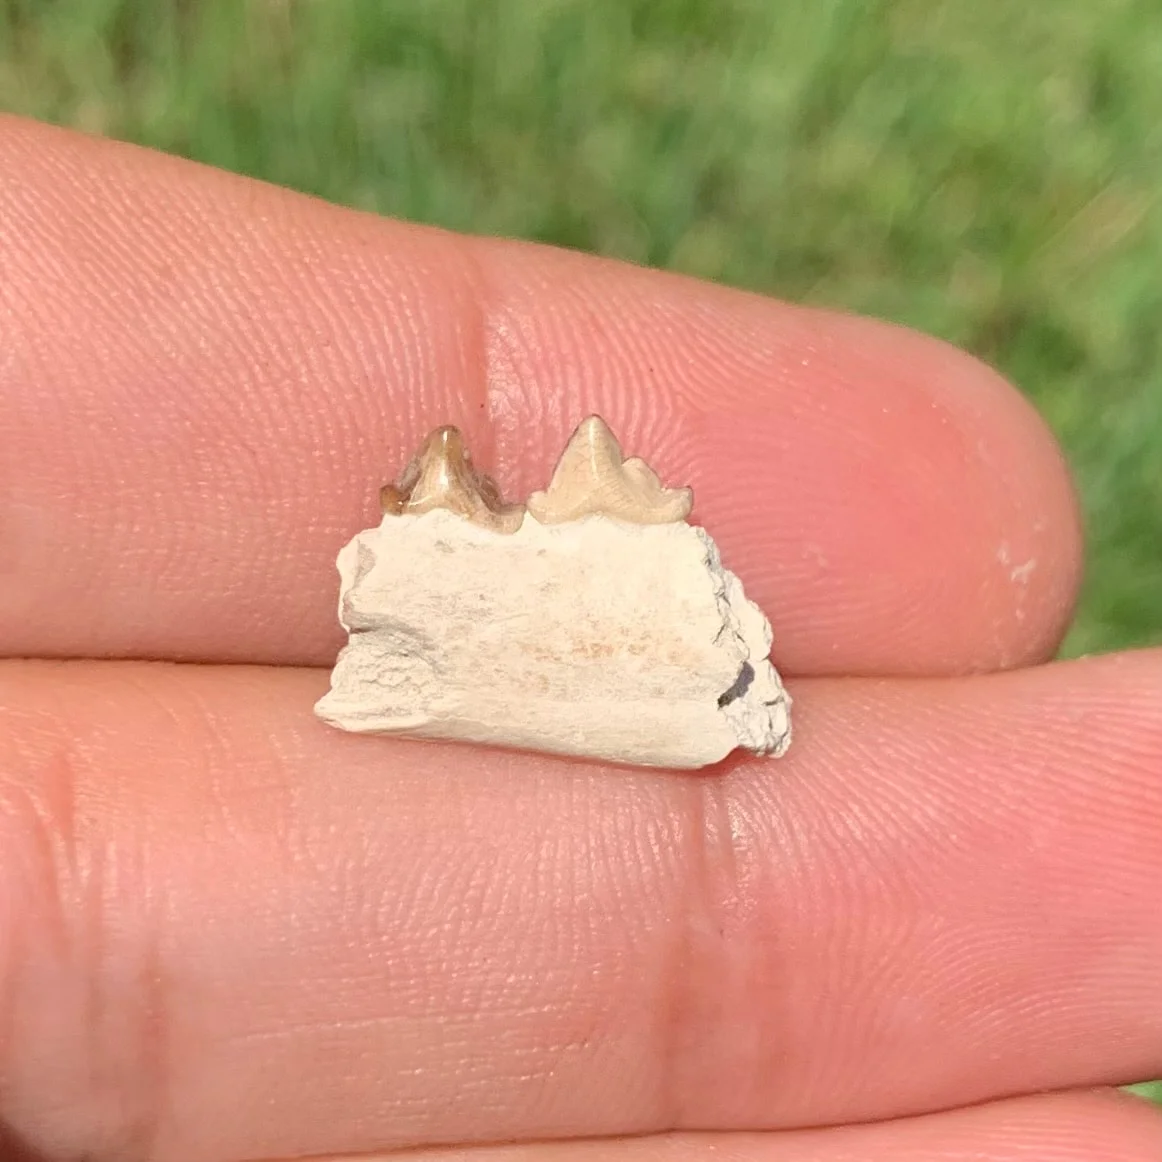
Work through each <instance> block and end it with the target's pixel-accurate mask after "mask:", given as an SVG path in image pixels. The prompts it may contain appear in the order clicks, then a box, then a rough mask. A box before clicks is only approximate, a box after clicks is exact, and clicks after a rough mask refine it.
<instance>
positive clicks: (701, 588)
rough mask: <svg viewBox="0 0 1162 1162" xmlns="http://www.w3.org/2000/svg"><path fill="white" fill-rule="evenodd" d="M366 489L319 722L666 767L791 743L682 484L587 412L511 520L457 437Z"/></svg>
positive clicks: (759, 634)
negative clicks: (338, 644)
mask: <svg viewBox="0 0 1162 1162" xmlns="http://www.w3.org/2000/svg"><path fill="white" fill-rule="evenodd" d="M382 499H383V509H384V515H383V519H382V521H381V523H380V524H379V526H378V527H377V528H374V529H368V530H365V531H364V532H361V533H359V534H358V535H357V536H356V537H355V538H354V539H353V540H352V541H351V542H350V543H349V544H348V545H346V546H345V547H344V549H343V550H342V551H341V552H340V554H339V560H338V567H339V574H340V582H341V584H340V600H339V620H340V622H341V623H342V625H343V626H344V628H345V629H347V631H348V634H349V639H348V644H347V645H346V646H345V647H344V649H343V651H342V652H341V653H340V655H339V659H338V661H337V662H336V665H335V669H334V671H333V672H332V675H331V690H330V692H329V693H328V694H326V695H325V696H324V697H323V698H322V699H321V700H320V701H319V703H318V705H317V706H316V713H317V714H318V715H319V716H320V717H321V718H323V719H324V720H325V721H327V722H329V723H331V724H332V725H334V726H338V727H341V728H343V729H346V730H351V731H359V732H364V733H394V734H401V735H409V736H413V737H421V738H441V739H457V740H460V741H467V742H476V743H482V744H493V745H500V746H509V747H518V748H522V749H527V750H539V751H546V752H550V753H556V754H564V755H575V756H582V757H588V758H597V759H605V760H609V761H613V762H623V763H633V764H639V765H645V766H664V767H673V768H696V767H702V766H706V765H709V764H711V763H714V762H717V761H719V760H720V759H722V758H724V757H725V756H726V755H727V754H729V753H730V752H731V751H732V750H734V749H735V748H736V747H744V748H746V749H748V750H750V751H752V752H754V753H756V754H770V755H780V754H782V753H783V752H784V751H785V750H786V749H787V746H788V745H789V744H790V739H791V726H790V697H789V696H788V695H787V693H786V691H785V690H784V689H783V687H782V683H781V682H780V680H779V676H778V674H777V673H776V672H775V669H774V667H773V666H772V665H771V663H770V661H769V658H768V654H769V652H770V646H771V631H770V626H769V625H768V623H767V620H766V618H765V617H764V616H763V614H762V613H761V611H760V610H759V609H758V607H757V606H756V605H755V604H754V603H753V602H751V601H749V600H748V599H747V598H746V596H745V595H744V593H743V590H742V585H741V583H740V582H739V580H738V578H737V577H736V576H735V575H734V574H733V573H731V572H729V571H728V570H726V569H725V568H724V567H723V566H722V563H721V561H720V559H719V555H718V549H717V547H716V546H715V544H714V542H713V541H712V540H711V538H710V537H709V535H708V534H707V533H706V531H705V530H704V529H701V528H699V527H698V526H696V525H691V524H689V523H687V521H686V517H687V515H688V514H689V511H690V506H691V503H692V496H691V493H690V490H689V489H685V488H683V489H668V488H665V487H663V486H662V484H661V482H660V481H659V479H658V477H657V476H656V475H655V474H654V472H653V471H652V470H651V469H650V468H649V467H648V466H647V465H646V464H645V463H644V462H643V461H641V460H638V459H628V460H626V459H624V458H623V457H622V454H621V449H620V448H619V447H618V444H617V440H616V439H615V438H614V436H613V433H612V432H610V430H609V428H608V427H607V426H606V425H605V423H604V421H602V420H601V419H600V418H599V417H596V416H593V417H590V418H589V419H587V420H585V421H584V422H583V423H582V424H581V426H580V427H579V428H578V429H577V431H576V432H574V434H573V436H572V438H571V439H570V441H569V443H568V445H567V446H566V448H565V451H564V453H563V455H562V457H561V460H560V462H559V463H558V465H557V467H556V470H555V471H554V473H553V477H552V480H551V482H550V483H549V485H548V487H547V488H546V489H545V490H543V491H540V492H534V493H533V494H532V496H530V497H529V500H528V507H527V511H526V509H525V507H524V506H522V505H514V504H505V503H504V502H503V501H502V500H501V499H500V494H499V491H498V490H497V488H496V486H495V484H493V482H492V481H491V480H489V479H488V478H487V477H485V476H482V475H480V474H479V473H477V472H476V470H475V469H474V468H473V467H472V465H471V461H470V459H469V458H468V455H467V452H466V451H465V449H464V446H463V441H462V439H461V437H460V434H459V432H457V431H456V429H454V428H441V429H438V430H437V431H436V432H434V433H433V434H432V435H431V436H430V437H429V438H428V440H427V441H426V442H425V444H424V447H423V448H422V449H421V451H420V453H419V454H418V455H417V457H416V459H415V460H413V461H412V463H411V464H410V465H409V466H408V468H407V469H406V470H405V472H404V474H403V476H402V477H401V479H400V481H399V482H398V484H396V485H394V486H388V487H387V488H385V489H384V490H383V494H382Z"/></svg>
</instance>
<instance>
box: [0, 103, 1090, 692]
mask: <svg viewBox="0 0 1162 1162" xmlns="http://www.w3.org/2000/svg"><path fill="white" fill-rule="evenodd" d="M0 269H2V270H3V271H4V277H3V279H0V319H2V320H3V323H2V327H3V345H2V354H0V442H2V444H3V446H4V448H5V456H4V458H3V461H2V462H0V544H2V549H0V562H2V563H0V654H7V655H42V656H97V657H104V656H121V657H156V658H197V659H205V660H218V661H252V662H266V663H286V664H321V663H324V662H328V661H330V660H331V659H332V658H333V657H334V653H335V650H336V648H337V646H338V644H339V643H340V637H339V631H338V627H337V626H336V625H335V620H334V591H335V584H336V583H335V577H334V566H333V562H334V558H335V553H336V551H337V549H338V547H339V546H340V545H341V544H342V543H343V542H344V541H346V540H347V539H348V538H349V537H350V535H351V534H352V533H353V532H354V531H356V530H357V529H358V528H361V527H363V526H366V525H367V524H368V523H370V522H372V521H374V520H375V519H376V513H375V497H376V495H377V492H378V487H379V485H380V484H382V483H383V482H384V481H385V480H388V479H390V478H391V477H392V476H393V475H394V474H395V473H396V471H397V470H398V469H399V467H400V466H401V465H402V464H403V463H404V461H405V460H406V459H407V458H408V456H409V454H410V453H411V451H412V449H413V448H414V447H415V445H416V444H417V443H418V441H419V440H420V439H421V438H422V436H423V435H424V434H425V433H426V432H427V431H428V430H429V429H430V428H432V427H434V426H436V425H438V424H444V423H455V424H458V425H459V426H461V427H462V428H463V429H464V430H465V432H466V434H467V438H468V442H469V446H470V447H471V448H472V450H473V453H474V456H475V459H476V460H477V461H478V462H479V463H481V464H482V465H483V466H484V467H485V468H486V469H488V470H490V471H491V472H492V474H494V475H495V476H496V477H498V479H499V480H500V482H501V484H502V486H503V488H504V490H505V492H506V493H507V494H509V495H515V496H524V495H525V494H527V492H528V491H529V490H530V489H531V488H535V487H540V486H543V484H544V482H545V480H546V479H547V476H548V473H549V470H550V467H551V464H552V461H553V459H554V457H555V455H556V454H557V452H558V451H559V450H560V448H561V447H562V445H563V443H564V440H565V438H566V435H567V433H568V431H569V429H570V428H571V427H572V426H573V425H574V424H575V423H576V422H577V420H579V419H580V418H581V417H582V416H584V415H585V414H587V413H590V412H600V413H602V414H603V415H604V416H605V417H606V418H607V419H608V420H609V421H610V423H611V425H612V426H613V428H614V430H615V431H616V432H617V433H618V435H619V436H620V437H621V438H622V440H623V443H624V444H625V446H626V449H627V451H628V452H631V453H633V454H635V455H641V456H644V457H646V458H647V459H648V460H649V461H650V462H651V463H652V464H653V465H654V466H655V467H656V469H657V470H658V471H659V473H660V474H661V475H662V476H663V478H664V479H665V480H667V481H668V482H671V483H674V484H689V485H692V486H693V488H694V493H695V513H694V519H695V520H696V521H698V522H699V523H701V524H704V525H705V526H706V527H707V528H708V529H709V530H710V531H711V533H712V534H713V535H714V536H715V538H716V539H717V540H718V542H719V545H720V547H721V549H722V551H723V557H724V560H725V561H726V562H727V564H728V565H729V566H730V567H731V568H732V569H733V570H734V571H735V572H737V573H738V574H739V575H740V576H741V577H742V578H743V580H744V582H745V583H746V586H747V589H748V593H749V594H750V595H751V596H752V597H753V598H754V599H755V600H756V601H758V602H759V604H760V605H761V606H763V608H764V609H765V610H766V612H767V613H768V615H769V616H770V617H771V620H772V623H773V626H774V631H775V639H776V657H777V659H778V661H779V663H780V665H781V666H782V668H784V669H785V670H787V671H788V672H791V673H857V672H858V673H911V674H917V673H928V674H938V673H949V672H960V671H967V670H981V669H988V668H994V667H1002V666H1008V665H1016V664H1020V663H1023V662H1027V661H1030V660H1034V659H1039V658H1043V657H1045V656H1047V654H1049V653H1051V652H1052V650H1053V648H1054V646H1055V645H1056V642H1057V641H1058V638H1059V635H1060V633H1061V630H1062V627H1063V624H1064V622H1065V619H1066V618H1067V616H1068V613H1069V610H1070V607H1071V604H1072V600H1073V596H1074V592H1075V588H1076V579H1077V562H1078V554H1079V549H1078V538H1077V534H1076V529H1075V521H1074V515H1073V502H1072V496H1071V492H1070V488H1069V484H1068V481H1067V479H1066V475H1065V472H1064V470H1063V467H1062V464H1061V461H1060V458H1059V456H1058V453H1057V450H1056V448H1055V446H1054V445H1053V442H1052V440H1051V439H1050V438H1049V436H1048V435H1047V433H1046V431H1045V429H1044V428H1043V426H1042V425H1041V423H1040V421H1039V420H1038V419H1037V418H1036V416H1035V415H1034V414H1033V412H1032V411H1031V409H1030V408H1029V407H1028V406H1027V405H1026V404H1025V403H1024V401H1023V400H1022V399H1021V398H1020V397H1019V396H1018V395H1017V393H1016V392H1014V391H1013V390H1012V389H1011V388H1009V387H1008V386H1007V385H1006V384H1005V383H1003V381H1001V380H1000V379H998V377H996V376H995V375H994V374H993V373H991V372H990V371H988V370H987V369H985V368H983V367H981V366H980V365H979V364H977V363H975V362H974V361H972V360H970V359H968V358H967V357H966V356H964V355H962V354H961V353H959V352H957V351H954V350H952V349H950V348H948V347H946V346H944V345H941V344H938V343H936V342H934V341H931V340H928V339H925V338H923V337H920V336H917V335H914V334H910V333H907V332H904V331H901V330H898V329H894V328H890V327H886V326H883V325H880V324H875V323H871V322H866V321H862V320H857V319H851V318H845V317H840V316H835V315H830V314H823V313H820V312H813V311H807V310H801V309H795V308H792V307H788V306H786V305H782V304H779V303H775V302H771V301H768V300H766V299H762V298H758V297H755V296H752V295H745V294H741V293H738V292H734V291H729V290H726V289H724V288H720V287H714V286H709V285H704V284H700V283H696V282H693V281H691V280H686V279H680V278H675V277H672V276H666V275H662V274H659V273H656V272H649V271H644V270H639V269H635V268H631V267H627V266H623V265H619V264H614V263H610V262H604V261H600V260H596V259H592V258H586V257H582V256H579V255H574V254H569V253H564V252H559V251H553V250H549V249H545V248H539V247H533V246H528V245H520V244H516V243H511V242H503V241H499V240H481V239H475V240H474V239H467V238H461V237H456V236H452V235H448V234H444V233H440V232H437V231H433V230H428V229H421V228H416V227H410V226H406V225H401V224H398V223H393V222H387V221H383V220H380V219H377V218H374V217H370V216H367V215H363V214H356V213H352V212H350V211H346V210H341V209H338V208H335V207H331V206H327V205H325V204H323V203H320V202H318V201H315V200H312V199H308V198H305V197H301V196H298V195H294V194H290V193H288V192H286V191H281V190H277V189H274V188H271V187H267V186H264V185H260V184H258V183H255V182H251V181H247V180H244V179H241V178H237V177H234V176H231V175H227V174H224V173H220V172H216V171H213V170H208V169H205V168H203V167H199V166H195V165H192V164H189V163H186V162H181V161H178V160H176V159H172V158H167V157H164V156H161V155H157V154H153V153H149V152H145V151H141V150H136V149H133V148H131V147H128V146H124V145H119V144H114V143H109V142H102V141H96V140H90V139H86V138H81V137H77V136H74V135H71V134H68V133H65V132H62V131H59V130H55V129H49V128H47V127H43V126H38V125H35V124H31V123H27V122H22V121H16V120H11V119H8V120H3V121H0Z"/></svg>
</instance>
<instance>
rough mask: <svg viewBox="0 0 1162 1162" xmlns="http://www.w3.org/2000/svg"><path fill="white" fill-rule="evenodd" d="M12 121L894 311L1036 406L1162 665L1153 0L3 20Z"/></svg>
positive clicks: (120, 11)
mask: <svg viewBox="0 0 1162 1162" xmlns="http://www.w3.org/2000/svg"><path fill="white" fill-rule="evenodd" d="M0 108H6V109H8V110H11V111H19V112H23V113H28V114H31V115H33V116H37V117H42V118H47V119H50V120H53V121H59V122H64V123H67V124H72V125H76V126H80V127H83V128H86V129H89V130H93V131H98V132H103V133H109V134H112V135H115V136H118V137H124V138H128V139H131V140H134V141H138V142H141V143H144V144H148V145H153V146H157V147H159V148H161V149H164V150H169V151H172V152H176V153H180V154H184V155H187V156H189V157H194V158H197V159H199V160H202V161H206V162H210V163H212V164H215V165H220V166H224V167H226V168H229V169H233V170H237V171H240V172H243V173H247V174H252V175H255V176H258V177H262V178H266V179H268V180H271V181H274V182H279V183H282V184H285V185H288V186H293V187H296V188H298V189H302V190H307V191H310V192H312V193H316V194H320V195H322V196H324V197H326V198H330V199H333V200H335V201H339V202H346V203H349V204H351V205H355V206H359V207H362V208H366V209H371V210H377V211H381V212H384V213H388V214H394V215H401V216H404V217H408V218H413V219H417V220H422V221H429V222H436V223H439V224H442V225H445V226H449V227H454V228H460V229H465V230H473V231H480V232H496V233H503V234H510V235H518V236H523V237H527V238H533V239H538V240H543V241H546V242H555V243H563V244H566V245H570V246H575V247H582V248H585V249H588V250H594V251H599V252H601V253H604V254H609V255H615V256H619V257H624V258H628V259H632V260H634V261H638V262H645V263H649V264H652V265H656V266H663V267H670V268H673V269H677V270H682V271H685V272H688V273H691V274H695V275H701V276H704V277H707V278H713V279H719V280H722V281H724V282H727V283H732V284H735V285H738V286H743V287H748V288H753V289H756V290H760V291H766V292H769V293H772V294H775V295H780V296H784V297H787V298H791V299H795V300H798V301H802V302H810V303H816V304H829V305H836V306H841V307H845V308H848V309H851V310H856V311H860V312H864V313H868V314H872V315H878V316H882V317H884V318H888V319H892V320H895V321H898V322H901V323H906V324H909V325H912V326H915V327H918V328H921V329H924V330H926V331H930V332H932V333H934V334H936V335H939V336H941V337H943V338H946V339H949V340H951V341H953V342H954V343H957V344H960V345H962V346H964V347H966V348H967V349H968V350H970V351H972V352H974V353H975V354H977V355H979V356H981V357H982V358H984V359H986V360H988V361H989V362H990V363H992V364H994V365H995V366H997V367H998V368H1000V369H1001V370H1002V371H1003V372H1005V373H1006V374H1007V375H1009V376H1010V377H1011V378H1012V379H1013V380H1014V381H1015V382H1016V383H1017V384H1018V385H1020V386H1021V387H1022V388H1023V389H1024V390H1025V391H1026V392H1028V393H1029V395H1030V396H1031V397H1032V398H1033V399H1034V401H1035V402H1036V403H1037V405H1038V406H1039V407H1040V409H1041V410H1042V412H1043V414H1044V415H1045V416H1046V417H1047V418H1048V420H1049V422H1050V423H1051V424H1052V425H1053V427H1054V428H1055V430H1056V431H1057V433H1058V435H1059V436H1060V438H1061V440H1062V442H1063V444H1064V445H1065V448H1066V450H1067V452H1068V454H1069V457H1070V460H1071V462H1072V464H1073V467H1074V470H1075V472H1076V474H1077V478H1078V481H1079V484H1080V486H1081V491H1082V495H1083V499H1084V503H1085V511H1086V516H1087V520H1088V531H1089V537H1090V555H1089V576H1088V582H1087V585H1086V589H1085V593H1084V598H1083V603H1082V607H1081V611H1080V616H1079V618H1078V621H1077V625H1076V627H1075V629H1074V630H1073V632H1072V634H1071V635H1070V637H1069V640H1068V641H1067V643H1066V652H1067V653H1069V654H1077V653H1083V652H1088V651H1093V650H1103V649H1110V648H1115V647H1119V646H1127V645H1140V644H1147V643H1156V642H1162V456H1160V454H1159V448H1160V445H1162V209H1160V206H1159V191H1162V120H1160V118H1159V110H1162V7H1160V6H1159V5H1158V3H1157V0H1102V2H1101V3H1100V4H1098V3H1094V2H1093V0H1055V2H1054V3H1053V4H1044V5H1020V4H1013V3H1008V2H1005V0H985V2H981V3H977V4H974V5H966V4H964V3H962V2H960V0H949V2H945V0H811V3H810V4H790V3H786V4H780V3H778V2H776V0H0Z"/></svg>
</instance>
